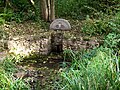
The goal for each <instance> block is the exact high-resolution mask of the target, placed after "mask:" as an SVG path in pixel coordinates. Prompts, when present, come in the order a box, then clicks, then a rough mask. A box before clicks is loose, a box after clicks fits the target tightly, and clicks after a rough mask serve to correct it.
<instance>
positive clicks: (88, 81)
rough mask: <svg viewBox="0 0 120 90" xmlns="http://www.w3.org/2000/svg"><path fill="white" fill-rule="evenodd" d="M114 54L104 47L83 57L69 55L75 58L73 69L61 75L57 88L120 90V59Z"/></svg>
mask: <svg viewBox="0 0 120 90" xmlns="http://www.w3.org/2000/svg"><path fill="white" fill-rule="evenodd" d="M93 52H95V53H94V55H93ZM112 52H113V51H112V50H111V49H109V48H103V47H100V48H98V49H96V50H93V51H91V52H89V53H85V54H83V55H82V56H81V55H80V56H81V57H77V56H78V55H77V56H76V53H74V52H72V54H69V55H72V57H74V58H72V64H71V67H70V68H69V70H68V69H67V70H65V71H63V72H62V73H61V80H60V81H59V82H58V84H57V87H58V88H59V89H60V90H119V89H120V76H119V75H120V73H119V68H120V67H119V60H120V57H119V56H117V55H114V54H113V53H112Z"/></svg>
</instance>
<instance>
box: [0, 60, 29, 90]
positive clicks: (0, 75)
mask: <svg viewBox="0 0 120 90" xmlns="http://www.w3.org/2000/svg"><path fill="white" fill-rule="evenodd" d="M16 71H17V69H16V66H15V64H14V63H13V62H12V58H6V59H5V60H4V61H3V62H1V63H0V90H30V88H29V85H28V84H26V83H25V82H24V80H22V79H21V78H19V79H18V78H15V77H14V73H15V72H16Z"/></svg>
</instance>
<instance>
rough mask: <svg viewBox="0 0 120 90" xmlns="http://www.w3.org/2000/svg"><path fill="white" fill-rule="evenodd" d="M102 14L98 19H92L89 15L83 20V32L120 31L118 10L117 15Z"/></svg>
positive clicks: (92, 33) (91, 33) (106, 32)
mask: <svg viewBox="0 0 120 90" xmlns="http://www.w3.org/2000/svg"><path fill="white" fill-rule="evenodd" d="M99 14H101V15H100V16H99V18H98V19H90V18H89V16H87V18H86V20H84V21H83V25H82V32H84V33H86V34H89V35H101V34H108V33H110V32H115V33H120V17H119V14H120V12H118V13H117V14H116V15H115V16H112V15H105V14H103V13H99Z"/></svg>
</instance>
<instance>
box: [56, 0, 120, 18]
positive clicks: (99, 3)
mask: <svg viewBox="0 0 120 90" xmlns="http://www.w3.org/2000/svg"><path fill="white" fill-rule="evenodd" d="M119 6H120V3H119V0H107V2H106V1H104V0H56V13H57V15H58V16H59V17H66V16H67V17H70V18H73V19H83V18H85V16H86V15H90V16H91V15H94V14H95V13H97V12H103V13H106V14H115V13H116V12H118V11H120V8H119Z"/></svg>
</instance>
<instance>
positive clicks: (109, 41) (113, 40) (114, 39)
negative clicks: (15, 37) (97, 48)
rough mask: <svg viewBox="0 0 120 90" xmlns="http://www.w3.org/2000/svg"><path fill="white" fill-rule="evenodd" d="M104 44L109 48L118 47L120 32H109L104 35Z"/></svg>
mask: <svg viewBox="0 0 120 90" xmlns="http://www.w3.org/2000/svg"><path fill="white" fill-rule="evenodd" d="M104 46H105V47H109V48H111V49H120V34H116V33H109V34H108V35H107V36H106V37H105V40H104Z"/></svg>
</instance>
